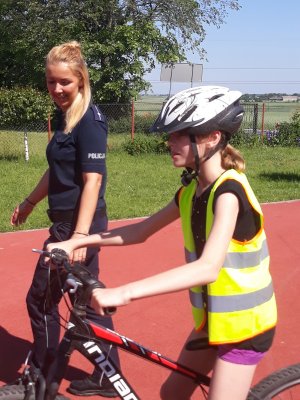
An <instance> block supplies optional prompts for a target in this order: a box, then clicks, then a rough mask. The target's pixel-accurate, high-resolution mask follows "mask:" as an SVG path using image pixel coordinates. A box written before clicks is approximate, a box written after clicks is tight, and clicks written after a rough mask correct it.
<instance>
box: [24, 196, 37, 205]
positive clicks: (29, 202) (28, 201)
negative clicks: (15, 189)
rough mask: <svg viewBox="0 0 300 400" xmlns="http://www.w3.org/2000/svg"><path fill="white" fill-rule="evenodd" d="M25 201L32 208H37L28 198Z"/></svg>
mask: <svg viewBox="0 0 300 400" xmlns="http://www.w3.org/2000/svg"><path fill="white" fill-rule="evenodd" d="M25 201H27V203H28V204H30V205H31V206H32V207H35V206H36V203H33V202H32V201H30V200H29V199H28V197H26V199H25Z"/></svg>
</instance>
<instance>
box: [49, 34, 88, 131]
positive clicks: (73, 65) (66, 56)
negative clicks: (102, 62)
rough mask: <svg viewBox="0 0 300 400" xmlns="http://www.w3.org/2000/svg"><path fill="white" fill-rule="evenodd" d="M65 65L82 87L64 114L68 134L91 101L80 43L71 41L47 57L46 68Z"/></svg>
mask: <svg viewBox="0 0 300 400" xmlns="http://www.w3.org/2000/svg"><path fill="white" fill-rule="evenodd" d="M61 62H63V63H66V64H68V66H69V68H70V69H71V70H72V72H73V73H74V74H75V75H76V76H78V78H79V79H80V81H81V84H82V87H81V88H80V89H79V92H78V94H77V96H76V98H75V100H74V101H73V103H72V105H71V106H70V107H69V108H68V110H67V111H66V114H65V129H64V131H65V132H66V133H68V132H70V131H71V130H72V129H73V128H74V127H75V125H76V124H77V123H78V122H79V121H80V119H81V118H82V117H83V115H84V114H85V112H86V110H87V109H88V106H89V104H90V101H91V86H90V80H89V72H88V69H87V66H86V63H85V60H84V58H83V55H82V52H81V46H80V43H78V42H76V41H71V42H67V43H63V44H61V45H59V46H55V47H53V48H52V49H51V50H50V51H49V53H48V55H47V57H46V66H47V65H49V64H57V63H61Z"/></svg>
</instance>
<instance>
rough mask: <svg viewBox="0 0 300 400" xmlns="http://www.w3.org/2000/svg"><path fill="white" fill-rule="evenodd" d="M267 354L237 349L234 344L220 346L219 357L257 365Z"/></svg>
mask: <svg viewBox="0 0 300 400" xmlns="http://www.w3.org/2000/svg"><path fill="white" fill-rule="evenodd" d="M265 354H266V353H265V352H264V353H260V352H258V351H254V350H244V349H237V348H236V347H235V346H234V344H223V345H220V346H218V357H219V358H220V359H221V360H224V361H228V362H231V363H233V364H244V365H256V364H258V363H259V361H260V360H261V359H262V358H263V356H264V355H265Z"/></svg>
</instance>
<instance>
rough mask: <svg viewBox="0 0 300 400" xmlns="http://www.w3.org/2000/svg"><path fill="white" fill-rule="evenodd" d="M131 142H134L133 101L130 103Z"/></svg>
mask: <svg viewBox="0 0 300 400" xmlns="http://www.w3.org/2000/svg"><path fill="white" fill-rule="evenodd" d="M131 140H132V142H133V141H134V99H132V102H131Z"/></svg>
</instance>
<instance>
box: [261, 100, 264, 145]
mask: <svg viewBox="0 0 300 400" xmlns="http://www.w3.org/2000/svg"><path fill="white" fill-rule="evenodd" d="M264 130H265V103H263V104H262V111H261V140H262V141H263V140H264Z"/></svg>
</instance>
